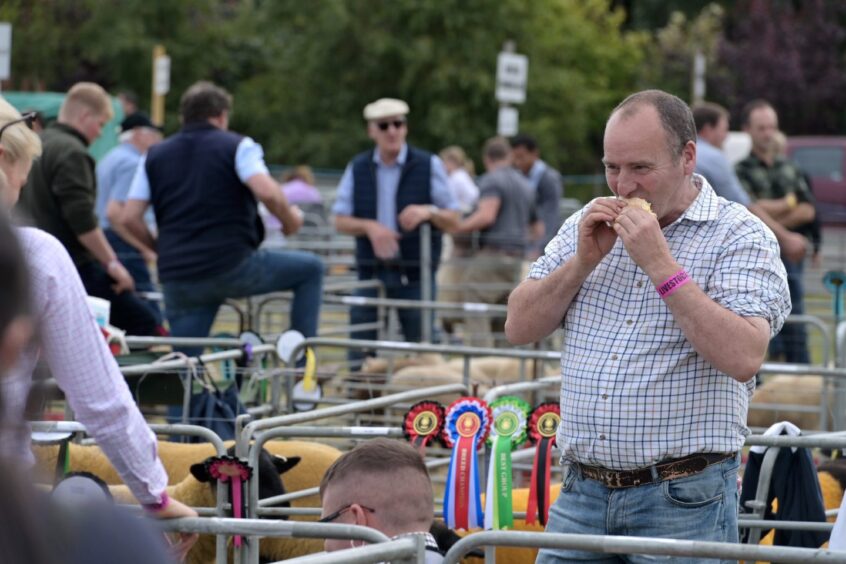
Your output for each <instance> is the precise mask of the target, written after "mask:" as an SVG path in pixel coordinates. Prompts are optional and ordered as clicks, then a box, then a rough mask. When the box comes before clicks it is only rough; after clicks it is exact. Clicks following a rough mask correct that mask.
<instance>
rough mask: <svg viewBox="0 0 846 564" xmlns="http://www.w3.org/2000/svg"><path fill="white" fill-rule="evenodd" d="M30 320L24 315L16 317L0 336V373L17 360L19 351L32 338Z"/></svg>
mask: <svg viewBox="0 0 846 564" xmlns="http://www.w3.org/2000/svg"><path fill="white" fill-rule="evenodd" d="M32 331H33V329H32V322H31V321H30V320H29V319H28V318H26V317H16V318H15V319H13V320H12V322H11V323H9V325H8V326H7V327H6V331H5V332H4V333H3V335H2V336H0V373H2V372H5V371H6V370H8V369H10V368H11V367H12V366H14V364H15V363H16V362H17V361H18V357H19V356H20V354H21V351H22V350H23V349H24V347H26V345H27V344H28V343H29V341H30V339H32Z"/></svg>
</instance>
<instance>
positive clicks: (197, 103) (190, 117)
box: [179, 80, 232, 123]
mask: <svg viewBox="0 0 846 564" xmlns="http://www.w3.org/2000/svg"><path fill="white" fill-rule="evenodd" d="M231 109H232V96H231V95H230V94H229V92H227V91H226V90H224V89H223V88H221V87H220V86H217V85H216V84H214V83H212V82H208V81H205V80H201V81H200V82H195V83H194V84H193V85H191V87H190V88H188V90H186V91H185V93H184V94H183V95H182V99H181V100H180V101H179V113H180V115H181V116H182V123H196V122H200V121H206V120H207V119H209V118H214V117H218V116H220V115H221V114H222V113H223V112H226V111H229V110H231Z"/></svg>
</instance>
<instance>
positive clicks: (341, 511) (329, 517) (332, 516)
mask: <svg viewBox="0 0 846 564" xmlns="http://www.w3.org/2000/svg"><path fill="white" fill-rule="evenodd" d="M352 506H353V504H352V503H350V504H348V505H345V506H343V507H342V508H340V509H339V510H337V511H336V512H335V513H332V514H330V515H327V516H326V517H323V518H322V519H318V520H317V522H318V523H331V522H332V521H334V520H335V519H337V518H338V517H340V516H341V515H343V514H344V513H346V512H347V511H349V510H350V507H352ZM359 507H361V508H362V509H364V510H365V511H369V512H370V513H376V510H375V509H370V508H369V507H364V506H363V505H359Z"/></svg>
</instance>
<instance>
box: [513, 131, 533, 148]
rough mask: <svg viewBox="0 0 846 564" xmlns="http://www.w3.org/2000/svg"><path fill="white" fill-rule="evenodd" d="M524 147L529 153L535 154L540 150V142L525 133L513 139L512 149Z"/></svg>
mask: <svg viewBox="0 0 846 564" xmlns="http://www.w3.org/2000/svg"><path fill="white" fill-rule="evenodd" d="M515 147H524V148H525V149H526V150H527V151H531V152H532V153H534V152H535V151H537V150H538V142H537V140H536V139H535V138H534V137H532V136H531V135H526V134H525V133H518V134H517V135H515V136H514V137H512V138H511V148H512V149H513V148H515Z"/></svg>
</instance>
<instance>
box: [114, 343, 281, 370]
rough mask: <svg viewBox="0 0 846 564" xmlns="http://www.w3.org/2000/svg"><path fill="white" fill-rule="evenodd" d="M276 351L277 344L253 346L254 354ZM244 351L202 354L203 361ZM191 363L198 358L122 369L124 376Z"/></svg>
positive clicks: (211, 360)
mask: <svg viewBox="0 0 846 564" xmlns="http://www.w3.org/2000/svg"><path fill="white" fill-rule="evenodd" d="M275 351H276V346H275V345H270V344H266V345H258V346H257V347H253V354H261V353H268V352H269V353H272V352H275ZM243 354H244V351H243V350H241V349H234V350H230V351H221V352H215V353H209V354H204V355H201V356H200V360H202V361H203V362H218V361H221V360H234V359H237V358H241V355H243ZM189 364H197V359H196V358H194V357H187V358H178V359H175V360H167V361H165V362H158V363H149V364H135V365H133V366H122V367H121V368H120V371H121V372H122V373H123V374H124V376H130V375H135V374H145V373H147V372H155V371H161V370H168V369H170V368H184V367H186V366H188V365H189Z"/></svg>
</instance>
